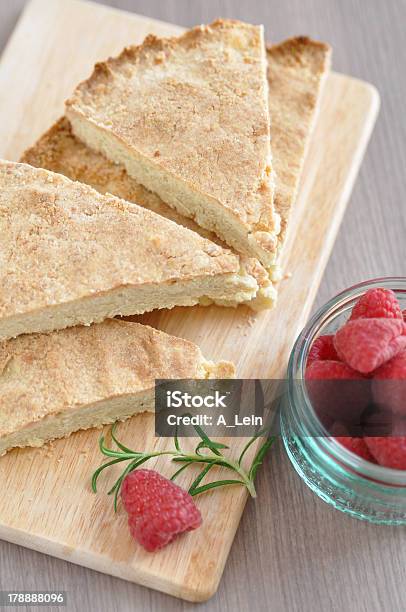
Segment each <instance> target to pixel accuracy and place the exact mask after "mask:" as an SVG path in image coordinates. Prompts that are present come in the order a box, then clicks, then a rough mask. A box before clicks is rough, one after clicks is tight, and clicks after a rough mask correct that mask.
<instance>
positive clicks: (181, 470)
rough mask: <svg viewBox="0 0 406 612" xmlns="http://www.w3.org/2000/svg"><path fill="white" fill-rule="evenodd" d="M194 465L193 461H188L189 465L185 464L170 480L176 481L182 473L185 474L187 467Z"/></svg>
mask: <svg viewBox="0 0 406 612" xmlns="http://www.w3.org/2000/svg"><path fill="white" fill-rule="evenodd" d="M191 463H193V461H188V462H187V463H185V464H184V465H182V467H181V468H179V470H176V472H175V473H174V474H172V476H171V478H170V480H175V478H176V477H177V476H178V475H179V474H180V473H181V472H183V470H185V469H186V468H187V467H189V465H190V464H191Z"/></svg>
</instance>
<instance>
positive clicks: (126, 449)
mask: <svg viewBox="0 0 406 612" xmlns="http://www.w3.org/2000/svg"><path fill="white" fill-rule="evenodd" d="M116 429H117V421H116V422H115V423H114V424H113V425H112V427H111V430H110V434H111V438H112V440H114V442H115V443H116V444H117V446H118V448H120V449H121V450H122V451H124V452H125V453H131V454H136V453H135V451H133V450H131V448H127V446H124V444H121V442H119V441H118V440H117V438H116V435H115V434H116Z"/></svg>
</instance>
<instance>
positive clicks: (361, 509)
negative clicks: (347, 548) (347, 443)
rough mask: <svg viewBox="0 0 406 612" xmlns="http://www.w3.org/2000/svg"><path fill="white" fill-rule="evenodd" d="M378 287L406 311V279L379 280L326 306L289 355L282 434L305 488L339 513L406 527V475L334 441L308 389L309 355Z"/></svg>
mask: <svg viewBox="0 0 406 612" xmlns="http://www.w3.org/2000/svg"><path fill="white" fill-rule="evenodd" d="M373 287H385V288H388V289H392V290H393V291H394V292H395V293H396V295H397V297H398V299H399V302H400V305H401V308H402V310H404V309H405V308H406V278H378V279H375V280H372V281H367V282H364V283H360V284H358V285H355V286H354V287H351V288H350V289H347V290H346V291H343V292H342V293H340V294H339V295H337V296H336V297H335V298H333V299H332V300H330V301H329V302H328V303H327V304H326V305H325V306H323V307H322V308H321V309H320V310H319V311H318V312H317V313H316V314H315V315H314V316H313V318H312V319H311V320H310V322H309V323H308V324H307V326H306V327H305V328H304V330H303V331H302V333H301V334H300V336H299V337H298V339H297V341H296V343H295V346H294V347H293V350H292V353H291V355H290V360H289V365H288V374H287V379H288V381H287V393H286V394H285V398H284V401H283V405H282V410H281V434H282V438H283V441H284V445H285V448H286V451H287V453H288V455H289V458H290V460H291V462H292V464H293V466H294V468H295V469H296V471H297V472H298V474H299V475H300V476H301V478H302V479H303V480H304V481H305V483H306V484H307V485H308V486H309V487H310V488H311V489H312V490H313V491H314V492H315V493H317V495H318V496H319V497H321V498H322V499H323V500H324V501H326V502H327V503H329V504H332V505H333V506H334V507H335V508H337V509H338V510H341V511H342V512H346V513H347V514H350V515H351V516H354V517H356V518H359V519H363V520H367V521H370V522H373V523H381V524H387V525H404V524H406V470H404V471H403V470H395V469H390V468H386V467H383V466H380V465H375V464H373V463H370V462H368V461H366V460H365V459H362V458H361V457H358V456H357V455H355V454H354V453H351V452H350V451H349V450H347V449H346V448H345V447H344V446H342V445H341V444H339V443H338V442H337V441H336V440H335V439H334V438H332V437H330V436H329V434H328V432H327V431H326V430H325V428H324V427H323V425H322V424H321V423H320V421H319V419H318V418H317V416H316V413H315V411H314V409H313V407H312V405H311V402H310V400H309V397H308V395H307V392H306V386H305V384H304V373H305V368H306V361H307V356H308V353H309V349H310V347H311V345H312V343H313V341H314V340H315V338H316V337H317V336H319V335H321V334H331V333H334V332H335V331H336V330H337V329H338V328H339V327H340V326H341V325H342V324H343V323H344V322H345V321H346V320H347V319H348V317H349V314H350V311H351V309H352V307H353V306H354V304H355V302H356V301H357V300H358V299H359V297H360V296H361V295H362V294H364V293H365V292H366V291H367V290H368V289H371V288H373Z"/></svg>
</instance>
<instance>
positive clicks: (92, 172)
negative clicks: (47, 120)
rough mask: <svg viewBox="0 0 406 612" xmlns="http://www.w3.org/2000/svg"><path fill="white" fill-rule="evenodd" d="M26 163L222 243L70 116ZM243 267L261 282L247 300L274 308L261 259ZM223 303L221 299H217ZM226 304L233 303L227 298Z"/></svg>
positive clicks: (244, 261) (38, 145) (245, 261)
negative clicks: (89, 139)
mask: <svg viewBox="0 0 406 612" xmlns="http://www.w3.org/2000/svg"><path fill="white" fill-rule="evenodd" d="M21 161H22V162H25V163H27V164H31V165H32V166H35V167H38V168H46V169H47V170H52V171H53V172H59V173H60V174H64V175H65V176H67V177H68V178H70V179H72V180H73V181H79V182H81V183H87V184H88V185H90V186H91V187H93V188H94V189H97V191H99V192H100V193H103V194H105V193H111V194H113V195H115V196H117V197H119V198H123V199H124V200H128V201H129V202H134V203H136V204H139V205H140V206H143V207H144V208H148V209H149V210H152V211H153V212H155V213H157V214H159V215H162V216H163V217H166V218H167V219H171V220H172V221H174V222H175V223H178V224H179V225H183V226H185V227H187V228H189V229H191V230H193V231H195V232H198V233H199V234H200V235H201V236H203V237H204V238H207V239H209V240H212V241H214V242H218V241H219V240H218V238H217V237H216V235H215V234H213V232H210V231H209V230H205V229H203V228H201V227H200V226H199V225H197V224H196V223H195V222H194V221H193V220H192V219H190V218H189V217H185V216H184V215H181V214H180V213H179V212H178V211H177V210H175V209H174V208H171V207H170V206H168V205H167V204H165V202H163V201H162V200H161V198H160V197H159V196H157V195H156V194H154V193H152V192H151V191H148V189H145V187H143V186H142V185H140V184H139V183H137V182H136V181H135V180H134V179H133V178H131V177H130V176H129V175H128V174H127V172H126V170H125V168H124V166H122V165H120V164H113V162H111V161H109V160H108V159H107V158H106V157H104V155H101V154H100V153H96V152H95V151H93V150H92V149H90V148H89V147H87V146H86V145H85V144H83V143H82V142H81V141H80V140H78V139H77V138H76V136H74V134H73V133H72V129H71V126H70V123H69V121H68V119H67V118H66V117H62V118H61V119H59V121H57V122H56V123H55V124H54V125H53V126H52V127H51V128H50V129H49V130H48V131H47V132H46V133H45V134H44V135H43V136H42V137H41V138H40V139H39V140H38V142H37V143H35V145H34V146H33V147H31V148H30V149H28V150H27V151H26V152H25V153H24V155H23V157H22V158H21ZM240 262H241V267H242V268H243V269H244V270H246V272H247V273H248V274H250V275H251V276H253V277H254V278H255V280H256V281H257V283H258V291H257V293H256V295H255V296H254V297H253V298H252V299H250V300H249V301H247V302H246V305H247V306H249V307H250V308H251V309H253V310H263V309H266V308H272V306H273V305H274V303H275V300H276V290H275V288H274V286H273V285H272V282H271V281H270V278H269V274H268V272H267V271H266V270H265V268H264V267H263V266H262V265H261V264H260V263H259V261H258V259H255V258H253V257H248V256H245V255H240ZM216 303H217V304H220V302H219V300H217V302H216ZM223 304H224V305H226V306H228V305H232V304H231V302H227V301H224V302H223Z"/></svg>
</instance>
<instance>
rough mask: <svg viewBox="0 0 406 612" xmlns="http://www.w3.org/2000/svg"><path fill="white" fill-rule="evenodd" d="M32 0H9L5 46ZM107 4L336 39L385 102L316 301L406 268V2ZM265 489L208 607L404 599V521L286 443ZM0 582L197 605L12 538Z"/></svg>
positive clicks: (382, 603)
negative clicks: (342, 506)
mask: <svg viewBox="0 0 406 612" xmlns="http://www.w3.org/2000/svg"><path fill="white" fill-rule="evenodd" d="M50 1H57V0H50ZM24 3H25V2H24V0H0V49H1V48H2V47H3V46H4V44H5V42H6V40H7V38H8V36H9V34H10V33H11V31H12V29H13V27H14V25H15V23H16V20H17V18H18V16H19V13H20V11H21V9H22V7H23V5H24ZM105 3H106V4H110V5H113V6H116V7H119V8H125V9H128V10H132V11H134V12H137V13H141V14H145V15H148V16H150V17H155V18H158V19H162V20H166V21H171V22H173V23H178V24H180V25H183V26H192V25H195V24H196V23H203V22H209V21H211V20H212V19H214V18H215V17H218V16H223V17H234V18H239V19H243V20H246V21H251V22H257V23H263V24H264V25H265V27H266V31H267V36H268V39H270V40H273V41H279V40H281V39H283V38H286V37H288V36H291V35H297V34H308V35H311V36H312V37H315V38H319V39H322V40H326V41H328V42H330V43H331V44H332V46H333V48H334V68H335V69H336V70H337V71H340V72H345V73H347V74H351V75H353V76H356V77H360V78H363V79H366V80H368V81H370V82H372V83H374V84H375V85H376V86H377V87H378V89H379V91H380V93H381V98H382V109H381V113H380V117H379V119H378V124H377V126H376V129H375V132H374V135H373V137H372V141H371V143H370V146H369V149H368V152H367V155H366V158H365V160H364V163H363V166H362V169H361V172H360V175H359V178H358V181H357V183H356V186H355V189H354V192H353V194H352V197H351V202H350V204H349V207H348V212H347V214H346V216H345V219H344V222H343V225H342V228H341V231H340V234H339V236H338V239H337V242H336V245H335V248H334V251H333V254H332V256H331V259H330V262H329V264H328V267H327V270H326V273H325V275H324V279H323V282H322V286H321V288H320V291H319V294H318V298H317V304H316V305H315V306H317V305H321V304H322V303H323V302H324V301H326V299H328V298H329V297H330V296H332V295H333V294H334V293H336V292H337V291H339V290H341V289H343V288H345V287H347V286H348V285H350V284H353V283H355V282H357V281H360V280H363V279H366V278H371V277H376V276H382V275H405V274H406V204H405V198H406V172H405V168H406V145H405V143H406V119H405V104H404V100H405V98H406V79H405V74H406V55H405V51H404V25H405V21H406V2H405V0H386V2H381V1H380V0H290V1H289V2H280V1H279V0H234V1H233V0H193V1H192V0H132V1H131V0H117V1H115V2H114V1H111V2H105ZM27 78H29V77H28V76H27ZM0 95H2V92H0ZM1 120H2V121H4V120H5V118H4V117H2V118H1ZM258 491H259V496H258V501H257V502H256V503H253V502H250V503H248V506H247V508H246V511H245V513H244V517H243V519H242V523H241V526H240V528H239V531H238V534H237V537H236V539H235V543H234V545H233V548H232V551H231V555H230V558H229V561H228V564H227V567H226V570H225V573H224V577H223V580H222V583H221V585H220V588H219V591H218V593H217V594H216V595H215V597H214V598H213V599H212V600H211V601H209V602H207V603H206V604H201V605H199V609H204V610H205V611H206V610H210V611H217V610H242V611H245V610H248V609H250V608H252V609H255V610H256V611H261V612H262V611H265V610H275V611H277V612H280V611H283V612H284V611H288V610H289V611H290V610H300V611H301V612H307V611H316V612H317V611H319V610H320V611H324V610H327V609H331V610H340V612H341V611H343V610H345V611H351V612H352V611H356V610H357V611H358V610H368V611H375V610H377V611H378V610H379V611H390V612H396V611H398V610H399V611H400V610H402V611H403V610H405V609H406V592H405V590H404V589H405V587H404V584H405V580H406V571H405V568H406V529H405V528H390V527H377V526H373V525H368V524H365V523H361V522H358V521H355V520H354V519H351V518H348V517H347V516H344V515H343V514H341V513H339V512H337V511H335V510H333V509H332V508H330V507H329V506H327V505H326V504H324V503H323V502H322V501H320V500H319V499H318V498H316V497H315V496H314V495H313V494H312V493H311V492H310V491H309V490H308V489H307V488H306V487H305V486H304V485H303V483H302V482H301V481H300V480H299V478H298V477H297V476H296V474H295V473H294V472H293V469H292V468H291V466H290V464H289V462H288V460H287V458H286V456H285V455H284V453H283V451H282V448H281V446H279V448H278V449H277V450H275V451H274V452H273V453H271V456H270V458H269V460H268V461H267V462H266V465H265V467H264V469H262V470H261V472H260V474H259V478H258ZM1 494H2V495H5V494H7V493H6V492H4V491H3V492H2V493H1ZM403 547H405V548H403ZM0 589H7V590H10V589H21V590H23V589H24V590H36V589H39V590H50V589H63V590H66V591H68V597H69V604H68V610H80V611H87V610H97V611H100V612H105V611H106V612H107V611H109V612H110V611H111V612H114V611H116V610H117V611H118V610H120V612H126V611H130V610H141V611H147V610H154V611H155V610H165V611H168V612H169V611H171V610H189V609H193V608H194V607H195V606H194V605H193V604H188V603H184V602H181V601H179V600H176V599H174V598H171V597H169V596H165V595H162V594H159V593H156V592H153V591H150V590H147V589H145V588H142V587H138V586H135V585H133V584H129V583H126V582H124V581H121V580H118V579H115V578H111V577H109V576H104V575H101V574H98V573H96V572H93V571H90V570H87V569H84V568H82V567H78V566H75V565H71V564H69V563H66V562H64V561H60V560H57V559H53V558H51V557H48V556H45V555H41V554H39V553H35V552H33V551H30V550H26V549H24V548H20V547H17V546H13V545H11V544H8V543H6V542H0ZM54 609H55V608H54ZM65 609H66V608H65ZM61 610H62V608H61Z"/></svg>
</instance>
